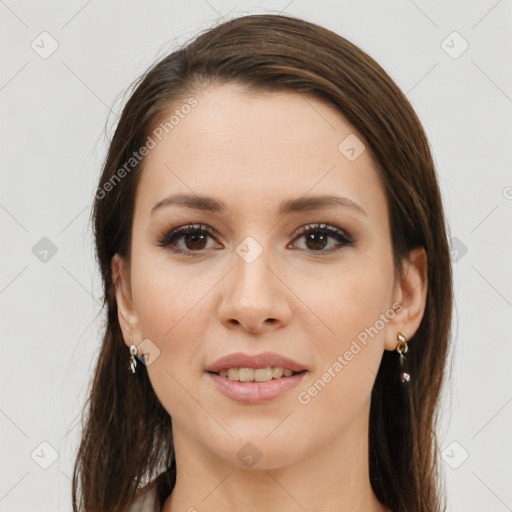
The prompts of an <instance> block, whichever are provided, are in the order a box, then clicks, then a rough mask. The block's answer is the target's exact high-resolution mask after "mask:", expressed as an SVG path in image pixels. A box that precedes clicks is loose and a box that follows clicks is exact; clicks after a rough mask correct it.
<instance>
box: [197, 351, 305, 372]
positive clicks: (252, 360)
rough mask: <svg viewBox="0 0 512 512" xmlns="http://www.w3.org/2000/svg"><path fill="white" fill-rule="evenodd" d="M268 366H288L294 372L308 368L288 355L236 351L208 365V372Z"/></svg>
mask: <svg viewBox="0 0 512 512" xmlns="http://www.w3.org/2000/svg"><path fill="white" fill-rule="evenodd" d="M268 366H271V367H277V366H280V367H282V368H288V369H289V370H292V371H293V372H301V371H303V370H307V368H306V367H305V366H303V365H301V364H300V363H298V362H296V361H293V360H292V359H289V358H288V357H284V356H280V355H279V354H274V353H273V352H262V353H261V354H254V355H250V354H244V353H243V352H236V353H233V354H228V355H227V356H224V357H221V358H220V359H217V360H216V361H215V362H213V363H212V364H210V365H208V366H207V367H206V369H205V370H206V371H207V372H213V373H218V372H220V371H222V370H229V369H230V368H266V367H268Z"/></svg>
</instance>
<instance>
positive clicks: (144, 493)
mask: <svg viewBox="0 0 512 512" xmlns="http://www.w3.org/2000/svg"><path fill="white" fill-rule="evenodd" d="M155 498H156V486H155V482H154V481H153V482H150V483H149V484H147V485H146V486H144V487H142V488H141V489H140V490H139V492H138V493H137V497H136V498H135V500H134V501H133V502H132V504H131V506H130V508H129V509H128V512H153V506H154V503H155Z"/></svg>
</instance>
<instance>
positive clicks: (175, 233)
mask: <svg viewBox="0 0 512 512" xmlns="http://www.w3.org/2000/svg"><path fill="white" fill-rule="evenodd" d="M308 233H321V234H324V235H329V236H330V237H332V238H334V239H336V240H337V241H338V242H339V243H340V244H342V247H338V248H337V249H336V248H334V249H333V248H331V249H327V250H318V251H314V250H311V251H308V252H311V253H312V254H313V255H315V256H317V255H324V254H332V253H334V252H337V251H339V250H341V249H342V248H343V247H344V246H351V245H353V241H352V240H351V239H350V237H349V236H348V235H347V234H346V233H345V232H344V231H342V230H341V229H338V228H336V227H334V226H330V225H328V224H325V223H318V224H307V225H305V226H302V227H300V228H298V229H297V230H296V231H295V233H294V239H293V240H294V241H295V240H296V239H297V238H300V237H301V236H303V235H305V234H308ZM194 234H206V235H210V236H211V237H212V238H214V236H215V233H214V231H213V229H212V228H210V226H208V225H206V224H188V225H186V226H180V227H178V228H175V229H172V230H171V231H168V232H167V233H164V235H163V236H162V237H161V238H160V239H159V240H158V241H157V244H158V245H159V246H160V247H166V248H168V249H169V250H171V251H172V252H174V253H177V254H183V255H185V256H187V257H191V258H195V257H198V256H201V255H203V254H204V253H205V252H206V250H207V249H201V250H196V251H192V250H183V249H178V248H176V247H170V245H171V244H172V243H174V242H175V241H176V240H177V239H180V238H182V237H183V236H186V235H194ZM306 250H307V249H306Z"/></svg>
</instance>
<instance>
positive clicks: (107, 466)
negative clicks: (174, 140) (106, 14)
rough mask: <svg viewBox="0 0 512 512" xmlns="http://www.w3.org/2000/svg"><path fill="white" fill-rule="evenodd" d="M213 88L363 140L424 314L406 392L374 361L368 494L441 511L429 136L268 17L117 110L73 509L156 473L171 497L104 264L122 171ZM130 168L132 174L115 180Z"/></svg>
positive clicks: (339, 62)
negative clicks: (420, 257)
mask: <svg viewBox="0 0 512 512" xmlns="http://www.w3.org/2000/svg"><path fill="white" fill-rule="evenodd" d="M211 83H216V84H238V85H242V86H244V87H245V89H244V90H247V91H248V92H249V93H254V94H257V93H258V92H272V91H288V92H292V93H293V92H295V93H304V94H309V95H311V96H312V97H315V98H316V99H320V100H322V101H324V102H327V103H328V104H329V105H332V106H334V107H335V109H337V111H338V112H339V113H340V114H342V115H343V116H344V117H345V118H346V119H347V120H348V121H349V122H350V123H351V124H352V125H353V126H354V127H355V128H356V129H357V130H358V131H359V133H360V134H361V135H362V136H363V137H364V140H365V143H366V144H367V148H369V149H370V151H371V155H372V156H373V158H374V159H375V161H376V162H377V164H378V165H377V167H378V169H376V171H377V172H378V175H379V177H380V179H381V181H382V184H383V187H384V190H385V194H386V200H387V206H388V212H389V221H390V230H391V238H392V249H393V261H394V267H395V275H400V276H402V272H403V269H402V263H401V262H402V258H403V257H406V256H407V254H408V252H409V251H410V250H411V249H413V248H416V247H424V248H425V251H426V253H427V257H428V276H427V277H428V289H427V299H426V307H425V311H424V315H423V318H422V321H421V324H420V325H419V328H418V329H417V331H416V333H415V334H414V336H413V337H412V338H411V340H410V341H411V343H409V351H408V356H407V357H408V368H409V370H408V371H409V373H410V374H411V376H412V378H411V382H410V383H409V384H408V385H407V386H404V385H403V384H402V383H401V382H400V381H399V378H398V375H399V373H400V368H399V365H398V357H397V354H396V353H394V352H392V351H384V355H383V357H382V361H381V365H380V368H379V371H378V374H377V377H376V380H375V385H374V388H373V390H372V395H371V406H370V418H369V421H370V423H369V473H370V475H369V476H370V481H371V485H372V488H373V490H374V492H375V494H376V496H377V498H378V499H379V500H380V501H381V502H382V503H383V504H384V505H385V506H387V507H389V508H390V509H392V510H393V511H394V512H405V511H407V512H437V511H440V510H446V505H445V504H444V481H443V478H442V472H441V468H440V467H439V466H440V464H439V460H438V456H437V454H438V441H437V436H436V428H437V426H436V421H437V418H438V416H439V413H438V408H439V402H440V393H441V390H442V385H443V383H444V381H445V380H446V378H447V371H446V369H445V367H446V364H445V363H446V360H447V354H448V349H449V339H450V328H451V315H452V300H453V299H452V296H453V290H452V269H451V262H450V251H449V245H448V239H447V228H446V221H445V216H444V212H443V206H442V201H441V195H440V190H439V185H438V181H437V176H436V170H435V166H434V162H433V158H432V155H431V152H430V148H429V144H428V141H427V137H426V135H425V133H424V130H423V127H422V125H421V123H420V121H419V119H418V117H417V115H416V113H415V112H414V110H413V108H412V106H411V104H410V103H409V101H408V100H407V98H406V97H405V95H404V94H403V93H402V92H401V91H400V89H399V88H398V87H397V86H396V85H395V83H394V82H393V80H392V79H391V78H390V77H389V76H388V74H387V73H386V72H385V71H384V70H383V69H382V68H381V67H380V66H379V65H378V64H377V63H376V62H375V61H374V60H373V59H372V58H371V57H370V56H369V55H367V54H366V53H365V52H364V51H362V50H361V49H359V48H358V47H357V46H355V45H354V44H352V43H350V42H349V41H348V40H346V39H344V38H343V37H341V36H339V35H338V34H336V33H334V32H332V31H330V30H328V29H326V28H324V27H321V26H319V25H316V24H313V23H310V22H307V21H304V20H301V19H297V18H294V17H291V16H283V15H273V14H267V15H248V16H242V17H238V18H235V19H230V20H228V21H225V22H223V23H221V24H218V25H216V26H214V27H213V28H210V29H208V30H205V31H203V32H201V33H200V34H199V35H198V36H197V37H196V38H195V39H193V40H192V41H191V42H189V43H188V44H186V45H183V46H181V47H180V48H179V49H177V50H176V51H174V52H172V53H170V54H169V55H167V56H165V57H164V58H163V59H161V60H160V61H159V62H157V63H156V64H154V65H153V66H152V67H151V68H150V69H149V70H148V71H147V72H146V73H145V74H144V75H142V76H141V77H140V78H139V79H138V80H137V81H136V82H134V84H133V89H132V92H131V96H130V98H129V99H128V101H127V102H126V105H125V107H124V109H123V111H122V114H121V116H120V119H119V121H118V124H117V127H116V129H115V133H114V135H113V137H112V140H111V143H110V147H109V150H108V154H107V156H106V159H105V162H104V166H103V171H102V175H101V177H100V181H99V186H98V189H97V191H96V194H95V200H94V204H93V209H92V216H93V229H94V236H95V243H96V257H97V260H98V262H99V266H100V270H101V275H102V279H103V287H104V298H103V308H106V324H105V330H104V335H103V344H102V346H101V350H99V354H100V355H101V356H100V357H98V359H97V363H96V367H95V373H94V378H93V380H92V381H91V382H92V384H90V389H89V390H88V392H89V394H88V397H87V401H86V404H85V405H84V412H83V416H82V420H83V425H82V437H81V441H80V446H79V449H78V452H77V457H76V461H75V465H74V471H73V489H72V497H73V510H74V511H75V512H78V511H85V512H93V511H94V512H100V511H101V512H107V511H108V512H122V511H125V510H127V509H128V508H129V506H130V504H131V503H132V502H133V500H134V499H135V498H136V497H137V496H138V495H139V494H140V491H141V489H144V487H143V486H142V485H141V484H142V483H144V480H145V479H149V480H151V476H152V475H154V474H156V468H159V467H160V468H162V470H161V471H160V472H159V474H158V477H157V478H155V479H153V480H152V483H151V485H153V486H154V487H153V488H154V489H155V497H156V500H155V510H160V507H161V506H162V505H163V502H164V501H165V499H166V497H167V496H168V495H169V494H170V492H171V491H172V489H173V487H174V485H175V481H176V461H175V458H174V449H173V440H172V428H171V417H170V415H169V413H168V412H167V411H166V410H165V409H164V408H163V406H162V405H161V403H160V401H159V400H158V398H157V397H156V395H155V392H154V390H153V388H152V386H151V383H150V381H149V378H148V374H147V370H146V368H145V366H144V365H138V369H137V372H136V374H135V375H134V374H132V373H131V372H130V371H129V370H128V363H129V353H128V350H127V347H126V344H125V342H124V340H123V336H122V332H121V328H120V325H119V320H118V311H117V304H116V296H115V284H114V283H113V277H112V269H111V261H112V257H113V256H114V254H116V253H118V254H119V255H120V256H122V257H123V258H125V259H126V261H128V262H129V261H130V244H131V230H132V221H133V213H134V202H135V194H136V190H137V184H138V181H139V178H140V175H141V172H142V169H143V164H144V162H145V160H144V158H141V159H140V161H139V160H137V162H136V163H135V164H134V165H132V164H133V161H132V160H130V159H131V158H132V157H133V155H134V153H137V151H138V150H139V149H140V148H141V147H142V146H144V145H145V144H146V142H147V140H148V137H149V136H150V134H151V133H152V130H153V129H154V128H155V126H157V125H158V123H159V122H161V121H162V119H164V118H165V116H169V112H170V111H171V110H170V109H171V108H172V107H175V106H177V105H179V104H181V103H183V102H185V100H186V99H187V98H190V96H191V95H192V96H193V95H194V94H198V95H199V94H200V93H201V91H203V90H204V89H205V87H207V86H208V85H209V84H211ZM137 154H138V153H137ZM129 161H130V162H131V164H130V165H132V169H130V170H129V172H126V173H125V174H126V175H124V174H123V175H122V179H120V176H121V174H120V173H119V171H120V169H121V168H123V165H124V169H125V170H126V162H129ZM116 173H117V174H116ZM116 177H117V182H115V181H113V180H115V179H116ZM109 183H110V186H109ZM86 407H87V411H85V409H86Z"/></svg>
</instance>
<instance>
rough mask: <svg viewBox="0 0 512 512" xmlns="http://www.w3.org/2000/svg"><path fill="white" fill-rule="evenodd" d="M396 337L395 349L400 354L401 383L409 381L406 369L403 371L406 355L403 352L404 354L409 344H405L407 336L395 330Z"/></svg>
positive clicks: (409, 377)
mask: <svg viewBox="0 0 512 512" xmlns="http://www.w3.org/2000/svg"><path fill="white" fill-rule="evenodd" d="M396 339H397V340H398V344H397V346H396V351H397V352H398V353H399V354H400V380H401V381H402V382H403V383H406V382H410V381H411V376H410V374H409V373H408V372H407V371H405V369H406V364H405V362H406V357H405V355H404V354H406V353H407V351H408V350H409V346H408V345H407V338H406V337H405V336H404V335H403V334H402V333H401V332H397V333H396Z"/></svg>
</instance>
